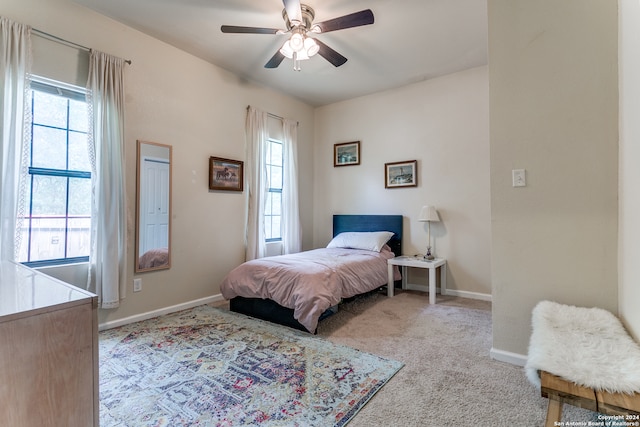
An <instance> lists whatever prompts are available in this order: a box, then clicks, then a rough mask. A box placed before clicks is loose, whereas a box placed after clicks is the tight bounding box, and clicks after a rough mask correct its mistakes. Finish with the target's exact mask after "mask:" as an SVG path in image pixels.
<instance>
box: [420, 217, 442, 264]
mask: <svg viewBox="0 0 640 427" xmlns="http://www.w3.org/2000/svg"><path fill="white" fill-rule="evenodd" d="M418 221H422V222H425V221H426V223H427V253H426V254H425V255H424V259H426V260H432V259H433V258H434V256H433V254H432V253H431V221H440V217H439V216H438V211H437V210H436V208H435V207H433V206H423V207H422V210H421V211H420V216H419V217H418Z"/></svg>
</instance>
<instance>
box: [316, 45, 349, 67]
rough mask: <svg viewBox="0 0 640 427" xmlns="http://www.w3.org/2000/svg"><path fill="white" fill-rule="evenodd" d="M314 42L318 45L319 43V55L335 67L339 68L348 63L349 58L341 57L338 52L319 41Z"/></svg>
mask: <svg viewBox="0 0 640 427" xmlns="http://www.w3.org/2000/svg"><path fill="white" fill-rule="evenodd" d="M314 40H315V41H316V43H318V46H319V47H320V50H319V51H318V54H319V55H320V56H322V57H323V58H324V59H326V60H327V61H329V62H331V63H332V64H333V66H334V67H339V66H341V65H342V64H344V63H345V62H347V58H345V57H344V56H342V55H340V54H339V53H338V52H336V51H335V50H333V49H331V48H330V47H329V46H327V45H326V44H324V43H322V42H321V41H320V40H318V39H314Z"/></svg>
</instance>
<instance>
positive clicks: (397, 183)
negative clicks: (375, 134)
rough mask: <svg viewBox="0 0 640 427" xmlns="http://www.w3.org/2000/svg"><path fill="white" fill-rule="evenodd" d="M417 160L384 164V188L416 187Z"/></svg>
mask: <svg viewBox="0 0 640 427" xmlns="http://www.w3.org/2000/svg"><path fill="white" fill-rule="evenodd" d="M417 164H418V161H417V160H407V161H404V162H394V163H385V164H384V188H398V187H417V186H418V175H417V173H418V171H417Z"/></svg>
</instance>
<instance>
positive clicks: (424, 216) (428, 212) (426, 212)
mask: <svg viewBox="0 0 640 427" xmlns="http://www.w3.org/2000/svg"><path fill="white" fill-rule="evenodd" d="M418 221H440V217H439V216H438V211H437V210H436V208H435V207H434V206H423V207H422V209H421V210H420V216H419V217H418Z"/></svg>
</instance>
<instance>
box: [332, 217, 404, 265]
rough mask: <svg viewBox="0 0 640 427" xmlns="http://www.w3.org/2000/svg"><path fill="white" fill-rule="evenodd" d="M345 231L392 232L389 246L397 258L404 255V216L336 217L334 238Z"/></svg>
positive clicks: (334, 219) (334, 220) (334, 218)
mask: <svg viewBox="0 0 640 427" xmlns="http://www.w3.org/2000/svg"><path fill="white" fill-rule="evenodd" d="M345 231H392V232H393V233H394V235H393V237H392V238H391V240H389V243H388V245H389V246H390V247H391V250H392V251H393V253H395V254H396V256H400V255H401V254H402V215H334V216H333V236H334V237H335V236H337V235H338V234H340V233H342V232H345Z"/></svg>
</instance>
